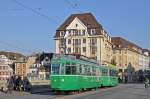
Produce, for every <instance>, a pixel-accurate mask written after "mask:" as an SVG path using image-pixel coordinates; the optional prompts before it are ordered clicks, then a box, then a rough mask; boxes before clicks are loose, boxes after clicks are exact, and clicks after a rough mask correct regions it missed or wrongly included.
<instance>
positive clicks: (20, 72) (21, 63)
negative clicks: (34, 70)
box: [14, 57, 27, 78]
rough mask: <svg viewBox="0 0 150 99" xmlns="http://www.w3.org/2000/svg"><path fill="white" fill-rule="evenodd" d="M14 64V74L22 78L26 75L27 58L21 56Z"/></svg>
mask: <svg viewBox="0 0 150 99" xmlns="http://www.w3.org/2000/svg"><path fill="white" fill-rule="evenodd" d="M14 64H15V75H17V76H21V77H22V78H24V77H26V76H27V58H26V57H21V58H19V59H17V61H16V62H15V63H14Z"/></svg>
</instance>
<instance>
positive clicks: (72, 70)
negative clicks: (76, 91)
mask: <svg viewBox="0 0 150 99" xmlns="http://www.w3.org/2000/svg"><path fill="white" fill-rule="evenodd" d="M66 74H69V75H71V74H73V75H75V74H76V64H74V63H73V64H69V63H68V64H66Z"/></svg>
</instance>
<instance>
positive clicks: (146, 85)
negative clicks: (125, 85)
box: [144, 77, 149, 89]
mask: <svg viewBox="0 0 150 99" xmlns="http://www.w3.org/2000/svg"><path fill="white" fill-rule="evenodd" d="M144 84H145V88H146V89H147V88H148V84H149V79H148V78H147V77H146V78H145V82H144Z"/></svg>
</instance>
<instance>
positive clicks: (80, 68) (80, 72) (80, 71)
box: [79, 65, 82, 74]
mask: <svg viewBox="0 0 150 99" xmlns="http://www.w3.org/2000/svg"><path fill="white" fill-rule="evenodd" d="M79 74H82V65H80V66H79Z"/></svg>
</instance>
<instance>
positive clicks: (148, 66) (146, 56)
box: [139, 49, 150, 71]
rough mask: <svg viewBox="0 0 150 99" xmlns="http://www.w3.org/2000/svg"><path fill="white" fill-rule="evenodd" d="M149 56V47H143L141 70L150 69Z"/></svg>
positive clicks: (140, 60) (140, 61)
mask: <svg viewBox="0 0 150 99" xmlns="http://www.w3.org/2000/svg"><path fill="white" fill-rule="evenodd" d="M149 57H150V51H149V50H147V49H142V53H141V55H140V58H139V65H140V69H141V70H143V71H144V70H148V69H150V64H149V62H150V60H149Z"/></svg>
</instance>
